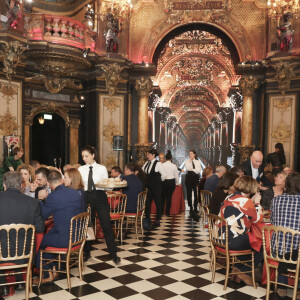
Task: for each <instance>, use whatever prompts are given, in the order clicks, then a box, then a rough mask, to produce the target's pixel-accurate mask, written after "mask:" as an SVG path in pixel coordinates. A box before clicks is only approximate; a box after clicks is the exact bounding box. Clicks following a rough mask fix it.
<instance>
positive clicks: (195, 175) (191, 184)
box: [185, 150, 201, 221]
mask: <svg viewBox="0 0 300 300" xmlns="http://www.w3.org/2000/svg"><path fill="white" fill-rule="evenodd" d="M189 156H190V159H188V160H186V161H185V169H186V170H187V175H186V178H185V186H186V193H187V200H188V205H189V207H190V217H191V218H193V219H194V220H195V221H198V220H199V216H198V215H197V205H198V195H197V185H198V183H199V179H200V176H199V173H200V172H201V163H200V161H199V160H198V159H197V153H196V151H195V150H190V152H189ZM192 192H194V209H193V203H192Z"/></svg>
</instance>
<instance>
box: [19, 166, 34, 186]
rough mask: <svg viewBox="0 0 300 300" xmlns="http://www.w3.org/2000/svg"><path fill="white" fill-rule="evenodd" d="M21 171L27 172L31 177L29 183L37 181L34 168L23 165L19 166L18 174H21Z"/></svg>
mask: <svg viewBox="0 0 300 300" xmlns="http://www.w3.org/2000/svg"><path fill="white" fill-rule="evenodd" d="M21 170H27V171H28V173H29V175H30V178H29V181H30V182H34V180H35V171H34V168H33V167H32V166H30V165H27V164H22V165H20V166H18V168H17V171H18V172H20V171H21Z"/></svg>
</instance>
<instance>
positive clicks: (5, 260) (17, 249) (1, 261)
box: [0, 224, 35, 300]
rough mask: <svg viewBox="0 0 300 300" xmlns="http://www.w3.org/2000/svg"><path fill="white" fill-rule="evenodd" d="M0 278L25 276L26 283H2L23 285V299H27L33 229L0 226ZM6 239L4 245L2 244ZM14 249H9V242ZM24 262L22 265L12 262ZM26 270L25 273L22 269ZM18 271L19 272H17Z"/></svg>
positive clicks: (21, 225) (29, 227) (30, 286)
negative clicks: (0, 238)
mask: <svg viewBox="0 0 300 300" xmlns="http://www.w3.org/2000/svg"><path fill="white" fill-rule="evenodd" d="M0 236H1V237H2V240H1V244H0V271H1V274H0V276H4V277H6V276H12V275H17V274H26V281H18V282H16V281H15V282H10V283H3V284H0V286H3V285H15V284H19V283H25V284H26V288H25V299H26V300H27V299H29V290H30V291H32V257H33V251H34V247H33V246H34V240H35V227H34V226H33V225H25V224H11V225H3V226H0ZM4 237H6V243H2V242H3V241H4ZM12 241H13V243H14V247H13V248H11V247H10V242H12ZM17 260H18V261H19V260H22V261H23V260H24V261H26V262H24V263H22V264H15V263H14V262H13V261H17ZM25 268H26V271H24V269H25ZM17 269H19V271H17Z"/></svg>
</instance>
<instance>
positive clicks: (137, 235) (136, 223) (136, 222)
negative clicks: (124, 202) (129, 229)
mask: <svg viewBox="0 0 300 300" xmlns="http://www.w3.org/2000/svg"><path fill="white" fill-rule="evenodd" d="M135 234H136V238H137V239H139V233H138V217H135Z"/></svg>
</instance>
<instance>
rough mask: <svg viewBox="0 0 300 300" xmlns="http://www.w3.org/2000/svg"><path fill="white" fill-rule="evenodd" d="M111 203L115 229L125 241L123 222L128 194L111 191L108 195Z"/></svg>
mask: <svg viewBox="0 0 300 300" xmlns="http://www.w3.org/2000/svg"><path fill="white" fill-rule="evenodd" d="M107 199H108V203H109V213H110V219H111V221H112V223H113V230H114V231H115V234H116V236H119V234H120V236H121V243H123V223H124V217H125V211H126V203H127V195H125V194H120V193H111V194H108V195H107Z"/></svg>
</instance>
